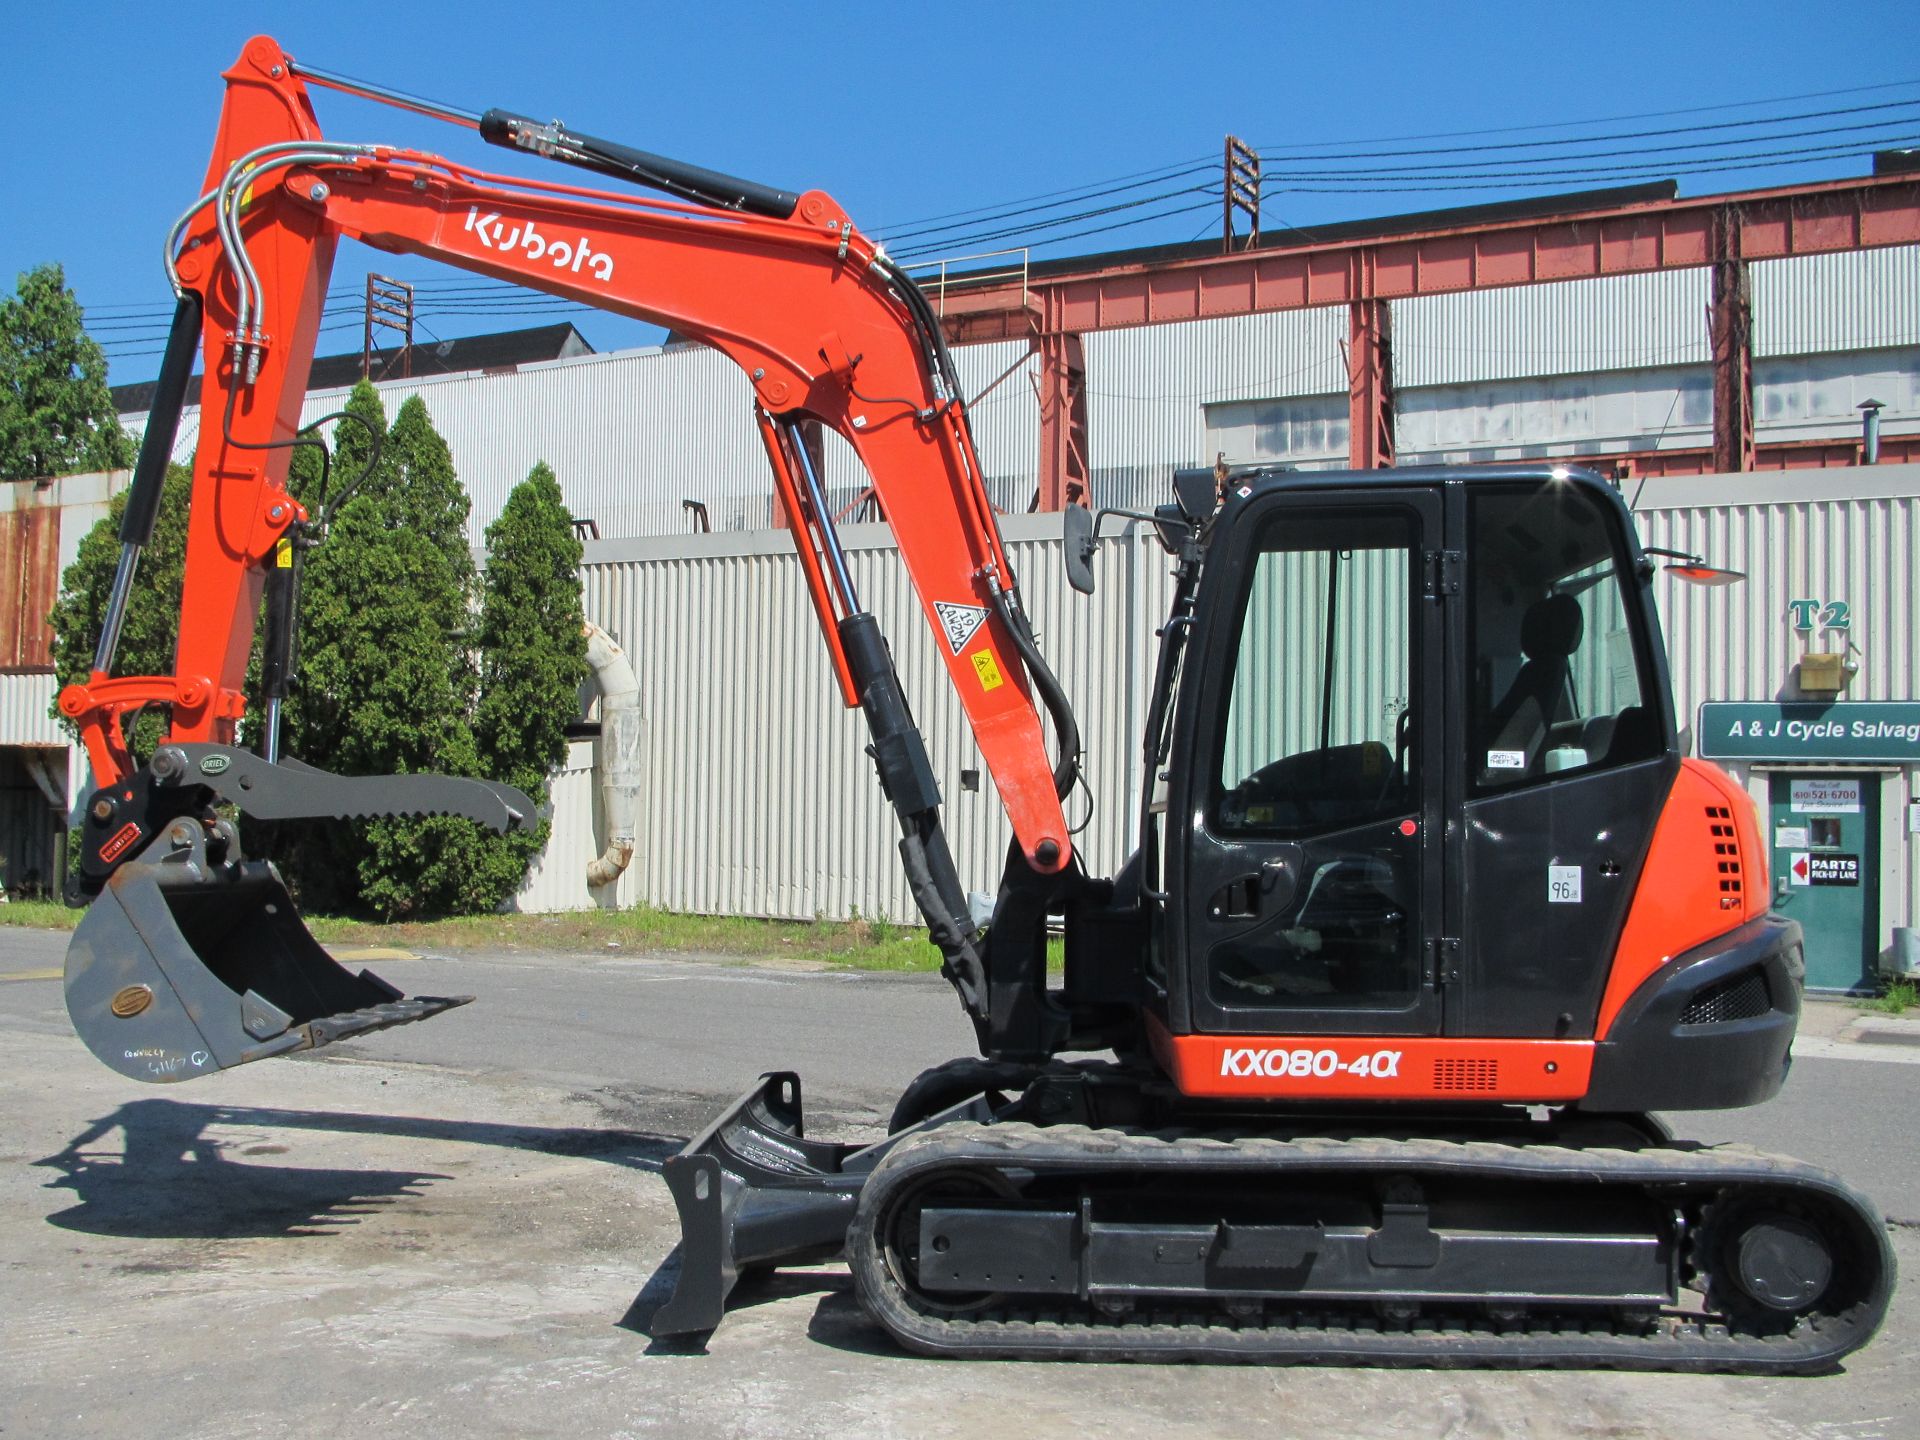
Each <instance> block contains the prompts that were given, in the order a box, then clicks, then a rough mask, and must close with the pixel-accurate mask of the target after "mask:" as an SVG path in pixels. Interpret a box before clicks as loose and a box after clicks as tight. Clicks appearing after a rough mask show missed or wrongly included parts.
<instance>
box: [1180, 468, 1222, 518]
mask: <svg viewBox="0 0 1920 1440" xmlns="http://www.w3.org/2000/svg"><path fill="white" fill-rule="evenodd" d="M1173 499H1174V503H1175V504H1177V505H1178V506H1179V507H1180V513H1181V514H1182V515H1185V516H1186V517H1187V519H1188V520H1189V521H1191V522H1192V523H1193V524H1195V525H1199V524H1202V523H1203V522H1205V521H1206V520H1208V519H1209V518H1211V517H1212V515H1213V512H1214V511H1215V510H1217V509H1218V508H1219V507H1220V477H1219V475H1218V474H1216V473H1215V472H1214V470H1213V469H1212V467H1211V466H1209V467H1208V468H1207V469H1204V470H1176V471H1174V472H1173Z"/></svg>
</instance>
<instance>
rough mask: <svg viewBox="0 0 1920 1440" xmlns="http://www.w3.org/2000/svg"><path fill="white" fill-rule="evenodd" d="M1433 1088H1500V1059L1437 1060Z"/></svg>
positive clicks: (1476, 1089)
mask: <svg viewBox="0 0 1920 1440" xmlns="http://www.w3.org/2000/svg"><path fill="white" fill-rule="evenodd" d="M1433 1088H1434V1089H1436V1090H1473V1091H1485V1090H1498V1089H1499V1088H1500V1062H1499V1061H1498V1060H1448V1059H1442V1060H1435V1061H1434V1062H1433Z"/></svg>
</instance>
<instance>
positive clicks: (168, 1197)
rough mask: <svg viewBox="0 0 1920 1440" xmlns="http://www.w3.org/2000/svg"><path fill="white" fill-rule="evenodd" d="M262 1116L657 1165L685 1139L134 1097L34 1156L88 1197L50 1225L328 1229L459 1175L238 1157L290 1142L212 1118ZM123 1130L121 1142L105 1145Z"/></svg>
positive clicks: (93, 1230) (208, 1232)
mask: <svg viewBox="0 0 1920 1440" xmlns="http://www.w3.org/2000/svg"><path fill="white" fill-rule="evenodd" d="M215 1126H218V1127H222V1128H232V1127H236V1126H259V1127H261V1128H262V1129H266V1130H274V1129H278V1130H285V1129H301V1130H315V1131H326V1132H335V1133H346V1134H366V1135H385V1136H389V1137H393V1138H397V1139H418V1140H456V1141H464V1142H467V1143H470V1144H479V1145H495V1146H503V1147H507V1148H511V1149H518V1150H532V1151H537V1152H539V1153H541V1154H546V1155H578V1156H587V1157H591V1158H594V1159H601V1160H606V1161H608V1162H609V1163H611V1164H616V1165H621V1166H625V1167H627V1168H629V1169H634V1170H646V1171H657V1170H659V1168H660V1166H661V1163H662V1161H664V1160H665V1159H666V1157H667V1156H669V1155H671V1154H673V1153H674V1151H675V1150H677V1149H678V1148H679V1147H680V1145H681V1144H682V1143H683V1142H682V1141H680V1140H678V1139H675V1138H673V1137H671V1136H660V1135H650V1134H643V1133H638V1132H633V1131H619V1130H588V1129H580V1128H572V1127H549V1126H533V1125H500V1124H493V1123H490V1122H485V1121H466V1120H437V1119H431V1118H427V1117H421V1116H396V1115H364V1114H354V1113H341V1112H331V1111H314V1110H276V1109H266V1108H250V1107H243V1106H226V1105H197V1104H191V1103H183V1102H180V1101H175V1100H158V1099H155V1100H134V1101H130V1102H128V1103H127V1104H125V1105H122V1106H120V1107H119V1108H118V1109H117V1110H115V1111H113V1112H112V1113H111V1114H109V1115H106V1116H103V1117H102V1118H100V1119H99V1120H96V1121H94V1122H93V1124H91V1125H89V1126H88V1127H87V1128H86V1129H85V1130H83V1131H81V1132H80V1134H78V1135H76V1136H75V1137H74V1138H73V1139H72V1140H70V1141H69V1142H68V1143H67V1145H66V1147H65V1148H64V1149H62V1150H61V1151H59V1152H58V1153H57V1154H54V1155H49V1156H47V1157H46V1158H44V1159H41V1160H36V1161H34V1162H33V1163H34V1164H35V1165H39V1166H43V1167H45V1168H47V1169H51V1170H56V1171H58V1172H59V1178H57V1179H54V1180H50V1181H48V1188H50V1189H69V1190H72V1191H74V1192H75V1194H76V1195H77V1196H78V1203H77V1204H75V1205H72V1206H70V1207H69V1208H67V1209H65V1210H61V1211H57V1212H55V1213H54V1214H52V1215H49V1216H48V1217H47V1222H48V1223H49V1224H51V1225H58V1226H60V1227H61V1228H62V1229H66V1230H74V1231H80V1232H83V1233H86V1234H93V1235H111V1236H120V1237H124V1238H132V1239H179V1240H189V1239H191V1240H205V1239H243V1238H260V1237H269V1236H281V1235H285V1236H301V1235H307V1236H311V1235H325V1234H328V1233H330V1232H331V1231H333V1230H336V1229H338V1228H339V1227H341V1226H344V1225H351V1224H354V1223H357V1222H358V1220H359V1219H360V1218H361V1217H363V1216H365V1215H368V1214H373V1213H376V1212H377V1211H378V1210H379V1209H381V1208H382V1207H384V1206H388V1205H391V1204H393V1203H394V1202H396V1201H397V1200H400V1199H403V1198H409V1197H416V1196H418V1195H420V1194H421V1193H422V1187H423V1186H425V1185H428V1184H430V1183H432V1182H434V1181H436V1180H446V1179H449V1178H451V1177H449V1176H446V1175H442V1174H437V1173H434V1172H431V1171H423V1170H328V1169H315V1168H303V1167H298V1166H282V1165H272V1164H267V1165H249V1164H245V1163H240V1162H237V1161H236V1160H234V1159H233V1158H231V1152H235V1151H237V1152H238V1153H239V1154H240V1155H278V1154H284V1153H286V1148H287V1147H285V1146H283V1145H275V1144H271V1143H265V1142H263V1143H262V1144H259V1145H248V1144H245V1143H244V1142H236V1141H233V1140H231V1139H218V1138H215V1137H214V1136H213V1135H211V1134H210V1133H209V1131H210V1129H211V1128H212V1127H215ZM115 1131H119V1132H121V1134H122V1136H123V1141H122V1144H121V1147H120V1153H119V1154H117V1155H115V1154H114V1153H112V1151H111V1149H110V1148H109V1149H108V1150H106V1151H105V1152H103V1151H102V1150H101V1148H100V1147H101V1146H102V1144H103V1142H106V1141H108V1139H109V1137H110V1136H112V1135H113V1133H114V1132H115Z"/></svg>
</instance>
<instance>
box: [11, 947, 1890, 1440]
mask: <svg viewBox="0 0 1920 1440" xmlns="http://www.w3.org/2000/svg"><path fill="white" fill-rule="evenodd" d="M64 948H65V937H64V936H61V935H53V934H47V933H44V932H35V931H25V930H0V1054H4V1055H5V1057H6V1060H7V1063H6V1065H5V1067H4V1069H3V1070H0V1074H4V1076H5V1080H4V1089H3V1090H0V1198H3V1199H4V1204H0V1355H3V1356H5V1357H6V1363H5V1364H4V1365H0V1436H7V1437H13V1436H40V1435H48V1436H67V1435H74V1436H79V1435H87V1436H95V1435H104V1434H121V1435H139V1436H144V1435H161V1434H183V1435H184V1434H191V1435H193V1436H195V1437H196V1440H217V1437H223V1436H236V1437H237V1436H253V1435H259V1434H264V1433H283V1432H285V1431H287V1430H289V1429H293V1428H295V1427H297V1428H298V1429H299V1430H301V1431H303V1432H317V1433H328V1432H332V1431H339V1432H341V1433H351V1434H353V1435H355V1436H356V1437H360V1436H378V1435H385V1434H402V1433H404V1434H407V1435H409V1436H437V1435H452V1434H462V1435H466V1436H472V1437H491V1436H526V1435H558V1434H565V1435H568V1436H574V1437H587V1436H597V1435H607V1436H625V1435H643V1434H658V1435H674V1436H681V1435H686V1436H696V1437H704V1436H715V1437H720V1436H725V1437H747V1436H755V1437H757V1436H776V1435H777V1436H813V1435H820V1436H827V1435H832V1436H856V1435H857V1436H865V1435H910V1436H921V1435H924V1436H970V1435H989V1434H991V1435H1019V1436H1022V1437H1028V1436H1055V1435H1059V1436H1069V1435H1070V1436H1073V1437H1076V1440H1079V1437H1084V1436H1086V1435H1089V1434H1112V1435H1129V1434H1147V1433H1151V1434H1153V1435H1154V1436H1155V1437H1156V1440H1162V1437H1187V1436H1212V1435H1236V1436H1237V1435H1239V1434H1242V1433H1262V1434H1275V1435H1281V1434H1312V1435H1322V1436H1345V1435H1354V1436H1370V1437H1371V1436H1379V1437H1403V1436H1404V1437H1435V1440H1441V1437H1446V1440H1461V1437H1478V1436H1483V1435H1485V1436H1500V1437H1508V1436H1512V1437H1520V1436H1526V1437H1533V1436H1539V1437H1575V1436H1578V1437H1598V1436H1606V1437H1669V1436H1671V1437H1687V1440H1700V1437H1703V1436H1723V1435H1724V1436H1756V1437H1762V1440H1814V1437H1818V1440H1893V1437H1920V1404H1916V1402H1915V1400H1914V1398H1913V1394H1912V1386H1911V1383H1910V1378H1909V1377H1910V1375H1911V1373H1912V1366H1913V1363H1914V1361H1915V1359H1916V1358H1917V1357H1916V1353H1915V1352H1916V1348H1917V1346H1920V1301H1917V1300H1916V1298H1915V1294H1914V1287H1915V1284H1916V1283H1920V1238H1917V1237H1920V1158H1917V1157H1916V1154H1915V1151H1914V1147H1913V1146H1912V1145H1911V1143H1910V1141H1909V1138H1908V1133H1907V1132H1908V1129H1909V1126H1910V1120H1909V1118H1908V1117H1909V1116H1910V1115H1911V1113H1912V1111H1913V1099H1914V1096H1915V1093H1916V1087H1920V1063H1916V1062H1920V1047H1917V1046H1910V1045H1903V1044H1899V1043H1884V1041H1875V1040H1871V1039H1866V1038H1862V1035H1861V1033H1860V1030H1859V1027H1858V1026H1856V1025H1854V1024H1853V1023H1852V1013H1851V1011H1843V1010H1840V1009H1827V1008H1824V1007H1822V1008H1819V1009H1816V1010H1814V1011H1813V1012H1811V1013H1810V1015H1809V1020H1808V1023H1807V1025H1806V1026H1804V1027H1803V1035H1804V1036H1805V1038H1804V1039H1803V1041H1802V1042H1801V1045H1800V1047H1799V1052H1798V1053H1799V1054H1800V1057H1801V1058H1799V1060H1798V1061H1797V1063H1796V1065H1795V1069H1794V1072H1793V1075H1792V1077H1791V1079H1790V1080H1789V1083H1788V1085H1787V1087H1786V1089H1785V1090H1784V1091H1783V1093H1782V1094H1781V1096H1780V1097H1779V1098H1777V1099H1776V1100H1774V1101H1772V1102H1770V1103H1769V1104H1767V1105H1764V1106H1760V1107H1756V1108H1755V1109H1753V1110H1750V1111H1739V1112H1717V1113H1716V1112H1708V1113H1701V1114H1693V1115H1678V1116H1671V1117H1669V1119H1670V1120H1671V1121H1672V1122H1673V1123H1674V1125H1675V1128H1676V1130H1678V1131H1679V1133H1680V1134H1682V1135H1683V1136H1687V1137H1691V1138H1697V1139H1702V1140H1710V1141H1719V1140H1740V1141H1745V1142H1748V1143H1753V1144H1758V1145H1761V1146H1763V1147H1765V1148H1767V1149H1771V1150H1778V1151H1783V1152H1786V1153H1790V1154H1797V1155H1799V1156H1801V1157H1802V1158H1804V1159H1808V1160H1812V1161H1815V1162H1817V1163H1820V1164H1823V1165H1827V1166H1829V1167H1831V1168H1833V1169H1835V1170H1838V1171H1839V1172H1841V1173H1842V1174H1844V1175H1846V1176H1847V1177H1848V1178H1849V1179H1850V1180H1851V1181H1853V1182H1854V1183H1855V1184H1856V1185H1858V1186H1859V1187H1860V1188H1862V1189H1864V1190H1866V1191H1867V1192H1868V1193H1869V1194H1871V1195H1872V1196H1873V1197H1874V1198H1875V1200H1876V1202H1877V1203H1878V1204H1879V1205H1880V1206H1881V1207H1882V1208H1883V1209H1884V1210H1885V1211H1886V1213H1887V1214H1888V1215H1889V1217H1890V1219H1891V1220H1892V1221H1893V1222H1894V1230H1893V1238H1894V1245H1895V1249H1896V1253H1897V1254H1898V1256H1899V1257H1900V1260H1901V1262H1902V1264H1903V1266H1904V1268H1905V1269H1906V1270H1907V1271H1908V1272H1909V1273H1910V1274H1912V1275H1914V1276H1915V1277H1916V1280H1915V1281H1910V1282H1908V1283H1906V1284H1903V1285H1902V1287H1901V1289H1900V1291H1899V1292H1898V1294H1897V1297H1896V1300H1895V1305H1894V1310H1893V1314H1892V1316H1891V1318H1890V1320H1889V1323H1888V1325H1887V1327H1886V1328H1885V1329H1884V1330H1883V1332H1882V1333H1881V1335H1880V1336H1879V1338H1878V1339H1876V1340H1875V1342H1874V1343H1873V1344H1872V1345H1871V1346H1869V1347H1868V1348H1867V1349H1866V1350H1865V1351H1863V1352H1861V1353H1860V1354H1858V1355H1856V1356H1855V1357H1853V1359H1852V1360H1851V1361H1850V1362H1849V1363H1848V1364H1847V1365H1846V1366H1845V1367H1844V1368H1843V1369H1841V1370H1839V1371H1838V1372H1837V1373H1835V1374H1832V1375H1828V1376H1822V1377H1816V1378H1809V1379H1794V1380H1763V1379H1753V1378H1734V1377H1681V1376H1654V1375H1615V1374H1610V1373H1605V1372H1575V1373H1570V1374H1559V1373H1523V1374H1507V1373H1495V1372H1422V1371H1413V1372H1408V1371H1377V1370H1347V1369H1335V1368H1319V1367H1290V1368H1252V1369H1242V1368H1227V1367H1214V1366H1166V1367H1136V1366H1125V1365H1083V1366H1058V1365H1050V1366H1049V1365H1034V1364H1024V1365H1022V1364H997V1363H979V1362H969V1363H964V1364H962V1363H954V1362H940V1361H928V1360H922V1359H917V1358H912V1357H908V1356H905V1355H901V1354H899V1353H897V1352H896V1351H894V1350H893V1349H892V1348H891V1347H890V1346H889V1345H888V1343H887V1342H886V1341H885V1339H884V1338H883V1337H881V1336H880V1335H879V1334H878V1333H877V1332H876V1331H875V1330H873V1328H872V1327H871V1326H870V1325H869V1324H868V1323H867V1322H866V1320H865V1319H864V1317H863V1316H862V1315H861V1314H860V1311H859V1309H858V1306H857V1305H856V1304H855V1302H854V1300H853V1298H852V1296H851V1294H850V1292H849V1290H848V1286H847V1281H846V1278H845V1273H844V1271H842V1270H839V1269H836V1268H835V1267H822V1268H820V1269H818V1270H812V1271H801V1272H792V1273H783V1274H782V1275H780V1276H779V1277H777V1278H776V1279H775V1280H774V1281H772V1282H771V1283H769V1284H766V1285H763V1286H761V1287H760V1288H757V1289H751V1290H746V1291H744V1292H743V1293H742V1294H741V1295H739V1296H738V1297H737V1301H738V1303H737V1305H736V1308H735V1310H734V1311H733V1312H732V1313H731V1314H730V1315H729V1316H728V1319H727V1321H726V1324H725V1325H723V1326H722V1328H721V1329H720V1330H719V1331H717V1332H716V1333H715V1335H714V1336H713V1337H712V1339H711V1340H710V1341H709V1342H708V1343H707V1345H706V1346H705V1347H704V1350H703V1351H702V1352H700V1353H678V1352H675V1351H672V1350H669V1349H666V1348H663V1347H660V1346H657V1345H653V1344H651V1343H649V1342H648V1340H647V1339H646V1337H645V1336H644V1335H642V1334H640V1333H638V1331H637V1329H636V1328H635V1327H636V1325H637V1322H638V1321H639V1319H641V1318H643V1316H644V1314H645V1313H646V1311H647V1309H648V1308H649V1304H650V1298H649V1297H652V1299H653V1300H657V1298H658V1294H659V1289H660V1282H659V1280H658V1279H657V1278H656V1274H655V1272H656V1271H657V1269H658V1268H659V1266H660V1264H661V1262H662V1261H663V1260H664V1259H665V1258H666V1256H667V1255H668V1253H669V1252H670V1251H671V1249H672V1245H673V1242H674V1238H675V1233H676V1224H675V1219H674V1213H673V1206H672V1203H671V1201H670V1199H669V1198H668V1197H667V1195H666V1192H665V1187H664V1186H663V1185H662V1183H661V1182H660V1180H659V1177H658V1174H657V1171H658V1167H659V1164H660V1162H661V1160H662V1159H663V1158H664V1157H665V1156H666V1155H668V1154H670V1153H672V1150H673V1149H674V1148H676V1146H677V1144H678V1143H679V1141H680V1139H681V1138H683V1137H684V1136H685V1135H687V1134H689V1133H691V1132H692V1131H693V1130H695V1129H697V1128H699V1126H700V1125H702V1124H703V1123H705V1121H706V1120H707V1119H709V1118H711V1116H712V1114H713V1113H714V1111H715V1110H716V1109H717V1108H718V1106H720V1105H722V1104H724V1103H725V1102H726V1101H728V1100H730V1099H731V1098H733V1097H734V1096H735V1095H736V1094H738V1093H739V1092H740V1091H741V1090H742V1089H743V1088H744V1087H745V1086H746V1085H747V1084H748V1083H749V1082H750V1081H751V1080H752V1079H753V1078H754V1077H755V1076H756V1075H758V1074H759V1073H760V1072H761V1071H762V1070H766V1069H794V1070H797V1071H799V1072H800V1073H801V1075H802V1076H803V1079H804V1083H805V1086H806V1094H807V1102H808V1111H809V1120H810V1129H812V1130H814V1131H816V1132H817V1133H829V1134H832V1133H838V1134H844V1135H847V1136H850V1137H852V1136H859V1135H863V1134H871V1133H874V1132H875V1131H876V1130H877V1128H878V1127H879V1126H880V1125H881V1123H882V1122H883V1120H884V1117H885V1115H886V1112H887V1110H888V1108H889V1107H890V1105H891V1103H892V1100H893V1097H894V1095H895V1094H896V1093H897V1092H898V1091H899V1089H900V1087H901V1086H902V1085H903V1084H905V1082H906V1081H907V1080H909V1079H910V1078H911V1077H912V1076H913V1075H914V1074H915V1073H917V1071H919V1070H920V1069H921V1068H923V1067H924V1066H926V1065H928V1064H931V1063H934V1062H936V1061H938V1060H942V1059H946V1058H948V1057H951V1056H954V1055H961V1054H968V1053H971V1051H972V1044H971V1032H970V1028H969V1027H968V1026H967V1024H966V1023H965V1021H964V1020H963V1019H962V1017H961V1015H960V1013H959V1009H958V1007H957V1005H956V1003H955V1002H954V999H953V997H952V994H951V992H950V991H949V990H948V989H947V988H946V986H945V984H944V983H943V982H942V981H940V980H939V979H938V978H937V977H931V976H901V975H870V974H848V973H839V972H833V973H810V972H805V971H801V970H795V969H783V968H777V967H765V966H740V965H728V964H718V963H701V962H697V961H689V960H685V959H672V958H660V957H649V956H632V955H627V954H623V953H620V952H606V953H601V954H596V955H590V956H579V955H556V954H548V953H525V954H488V955H472V956H463V957H460V958H455V959H406V958H400V959H369V960H367V961H366V962H365V963H367V964H369V965H370V966H371V967H372V968H373V969H375V970H376V971H379V972H381V973H383V974H385V975H386V976H387V977H388V978H389V979H391V980H393V981H394V983H396V984H398V985H400V986H401V987H402V988H404V989H406V990H408V991H409V992H413V993H429V994H432V993H440V994H448V993H470V994H475V995H477V996H479V997H480V998H479V1001H478V1003H476V1004H474V1005H471V1006H467V1007H464V1008H462V1009H460V1010H457V1011H453V1012H450V1013H449V1014H447V1015H444V1016H441V1017H439V1018H436V1019H435V1020H433V1021H430V1022H428V1023H426V1024H422V1025H414V1026H408V1027H406V1028H404V1029H401V1030H395V1031H387V1032H382V1033H380V1034H377V1035H373V1036H369V1037H366V1038H364V1039H361V1040H356V1041H352V1042H348V1043H345V1044H342V1045H338V1046H335V1047H332V1048H331V1049H329V1050H326V1051H323V1052H320V1053H319V1054H317V1055H313V1056H309V1057H305V1058H301V1059H296V1060H277V1061H273V1062H269V1063H266V1064H261V1065H254V1066H249V1067H245V1068H243V1069H241V1070H236V1071H231V1072H227V1073H224V1074H220V1075H216V1076H213V1077H210V1078H208V1079H205V1080H201V1081H196V1082H193V1083H191V1084H188V1085H182V1086H169V1087H146V1086H141V1085H138V1084H135V1083H134V1082H131V1081H127V1080H124V1079H122V1078H120V1077H118V1076H116V1075H114V1074H112V1073H111V1072H109V1071H107V1070H106V1069H105V1068H104V1067H102V1066H100V1065H99V1064H98V1063H97V1062H95V1061H94V1060H93V1059H92V1057H91V1056H89V1055H88V1054H87V1053H86V1051H85V1049H84V1047H83V1046H81V1045H80V1043H79V1041H78V1040H76V1039H75V1038H74V1037H73V1035H72V1032H71V1030H70V1028H69V1026H68V1024H67V1021H66V1017H65V1012H64V1009H63V1006H62V1002H61V993H60V985H59V982H58V979H57V975H58V968H59V965H60V962H61V958H62V955H63V953H64ZM650 1282H651V1288H650Z"/></svg>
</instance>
